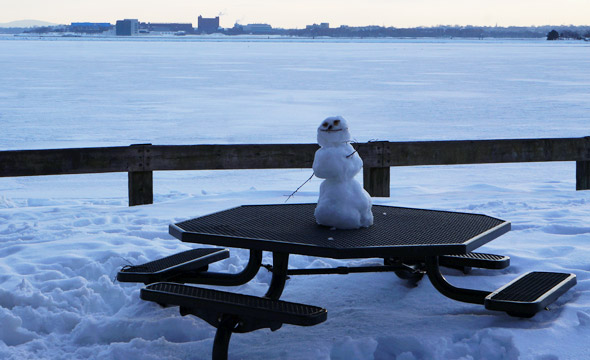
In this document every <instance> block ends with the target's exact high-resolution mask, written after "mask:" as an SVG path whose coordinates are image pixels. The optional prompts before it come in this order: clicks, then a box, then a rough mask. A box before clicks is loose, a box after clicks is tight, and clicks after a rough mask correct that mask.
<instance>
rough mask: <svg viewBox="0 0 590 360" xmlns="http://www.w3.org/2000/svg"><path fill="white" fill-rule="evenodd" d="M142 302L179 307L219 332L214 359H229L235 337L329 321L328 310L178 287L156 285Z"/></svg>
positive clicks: (142, 294)
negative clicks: (232, 338)
mask: <svg viewBox="0 0 590 360" xmlns="http://www.w3.org/2000/svg"><path fill="white" fill-rule="evenodd" d="M140 297H141V298H142V299H143V300H148V301H153V302H156V303H158V304H164V305H173V306H174V305H176V306H179V307H180V313H181V314H182V315H194V316H197V317H199V318H201V319H203V320H205V321H206V322H207V323H209V324H210V325H212V326H214V327H215V328H217V333H216V335H215V341H214V343H213V359H227V350H228V347H229V340H230V337H231V334H232V333H246V332H250V331H254V330H258V329H263V328H269V329H271V330H273V331H275V330H278V329H279V328H280V327H281V326H282V325H283V324H291V325H298V326H313V325H317V324H319V323H322V322H324V321H325V320H326V319H327V316H328V312H327V310H326V309H323V308H320V307H317V306H311V305H305V304H298V303H293V302H287V301H282V300H274V299H268V298H262V297H257V296H251V295H243V294H236V293H231V292H226V291H219V290H213V289H205V288H199V287H195V286H188V285H181V284H177V283H155V284H151V285H149V286H147V287H145V288H143V289H141V292H140Z"/></svg>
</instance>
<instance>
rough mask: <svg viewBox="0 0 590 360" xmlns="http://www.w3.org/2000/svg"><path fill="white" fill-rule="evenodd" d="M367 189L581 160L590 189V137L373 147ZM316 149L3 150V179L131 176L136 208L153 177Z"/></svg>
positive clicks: (301, 155)
mask: <svg viewBox="0 0 590 360" xmlns="http://www.w3.org/2000/svg"><path fill="white" fill-rule="evenodd" d="M353 146H354V147H355V148H356V149H357V150H358V152H359V154H360V156H361V157H362V158H363V162H364V169H363V180H364V187H365V189H367V191H368V192H369V193H370V194H371V196H377V197H388V196H389V188H390V175H389V173H390V171H389V169H390V167H392V166H411V165H455V164H486V163H513V162H545V161H575V162H576V189H577V190H588V189H590V137H583V138H554V139H509V140H462V141H419V142H388V141H378V142H368V143H356V144H353ZM317 149H318V145H316V144H249V145H151V144H139V145H131V146H122V147H102V148H76V149H50V150H14V151H0V177H8V176H36V175H64V174H89V173H106V172H127V173H128V178H129V205H130V206H133V205H142V204H151V203H152V202H153V171H161V170H222V169H223V170H230V169H289V168H310V167H311V166H312V163H313V157H314V153H315V151H316V150H317Z"/></svg>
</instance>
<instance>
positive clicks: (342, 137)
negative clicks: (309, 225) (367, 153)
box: [313, 116, 373, 229]
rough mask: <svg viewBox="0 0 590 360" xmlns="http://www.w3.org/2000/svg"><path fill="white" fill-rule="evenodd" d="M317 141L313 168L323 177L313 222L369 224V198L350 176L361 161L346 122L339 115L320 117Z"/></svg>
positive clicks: (343, 226) (336, 225) (342, 226)
mask: <svg viewBox="0 0 590 360" xmlns="http://www.w3.org/2000/svg"><path fill="white" fill-rule="evenodd" d="M318 144H319V145H320V146H321V147H320V149H319V150H318V151H317V152H316V153H315V158H314V161H313V171H314V174H315V175H316V176H317V177H319V178H322V179H325V180H324V181H323V182H322V184H321V186H320V196H319V199H318V204H317V207H316V209H315V214H314V215H315V218H316V221H317V223H318V224H320V225H325V226H330V227H334V228H337V229H358V228H361V227H368V226H371V225H372V224H373V213H372V212H371V205H372V202H371V197H370V196H369V194H368V193H367V192H366V191H365V190H364V189H363V187H362V186H361V184H359V182H358V181H356V180H355V179H354V177H355V176H356V175H357V174H358V173H359V172H360V171H361V169H362V168H363V160H362V159H361V158H360V156H359V155H358V153H357V152H356V151H355V150H354V148H353V147H352V145H350V133H349V132H348V126H347V124H346V121H345V120H344V119H343V118H341V117H339V116H337V117H330V118H327V119H326V120H324V121H323V122H322V124H321V125H320V127H319V128H318Z"/></svg>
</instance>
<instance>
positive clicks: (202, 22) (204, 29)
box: [198, 15, 219, 34]
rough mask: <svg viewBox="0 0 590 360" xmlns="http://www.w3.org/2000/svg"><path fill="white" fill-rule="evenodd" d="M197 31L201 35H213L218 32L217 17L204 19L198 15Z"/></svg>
mask: <svg viewBox="0 0 590 360" xmlns="http://www.w3.org/2000/svg"><path fill="white" fill-rule="evenodd" d="M198 31H199V33H201V34H213V33H215V32H218V31H219V16H216V17H214V18H204V17H202V16H201V15H199V23H198Z"/></svg>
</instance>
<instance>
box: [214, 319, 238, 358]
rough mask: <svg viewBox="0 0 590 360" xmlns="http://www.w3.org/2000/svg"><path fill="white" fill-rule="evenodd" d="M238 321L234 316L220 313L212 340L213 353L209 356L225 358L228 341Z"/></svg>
mask: <svg viewBox="0 0 590 360" xmlns="http://www.w3.org/2000/svg"><path fill="white" fill-rule="evenodd" d="M239 322H240V319H239V318H237V317H235V316H230V315H225V314H224V315H222V318H221V320H220V322H219V326H218V327H217V332H216V333H215V340H214V341H213V354H212V357H211V358H212V359H213V360H227V350H228V348H229V341H230V339H231V335H232V333H233V330H234V329H235V327H236V326H237V325H238V323H239Z"/></svg>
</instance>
